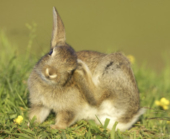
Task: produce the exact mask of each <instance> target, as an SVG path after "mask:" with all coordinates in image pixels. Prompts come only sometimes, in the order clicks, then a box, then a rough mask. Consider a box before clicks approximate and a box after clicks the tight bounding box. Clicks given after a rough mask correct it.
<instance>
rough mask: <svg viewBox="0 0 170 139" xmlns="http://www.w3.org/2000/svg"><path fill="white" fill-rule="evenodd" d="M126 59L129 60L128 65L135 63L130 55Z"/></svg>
mask: <svg viewBox="0 0 170 139" xmlns="http://www.w3.org/2000/svg"><path fill="white" fill-rule="evenodd" d="M127 58H128V59H129V61H130V63H132V64H134V63H135V58H134V56H132V55H128V56H127Z"/></svg>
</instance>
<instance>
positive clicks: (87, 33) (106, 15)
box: [0, 0, 170, 71]
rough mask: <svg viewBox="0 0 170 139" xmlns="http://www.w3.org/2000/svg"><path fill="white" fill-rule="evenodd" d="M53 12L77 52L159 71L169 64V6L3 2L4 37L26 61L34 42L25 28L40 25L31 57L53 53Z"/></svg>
mask: <svg viewBox="0 0 170 139" xmlns="http://www.w3.org/2000/svg"><path fill="white" fill-rule="evenodd" d="M53 6H55V7H56V8H57V10H58V12H59V14H60V16H61V18H62V20H63V22H64V25H65V29H66V37H67V42H68V43H69V44H70V45H71V46H72V47H74V49H75V50H76V51H79V50H84V49H86V50H96V51H100V52H104V53H110V52H115V51H122V52H124V53H125V54H126V55H129V54H130V55H133V56H134V57H135V59H136V63H139V65H141V64H142V63H144V62H147V66H148V67H149V68H154V69H156V70H157V71H160V70H161V69H162V68H163V66H164V60H163V57H164V56H166V57H167V58H166V59H167V61H168V60H169V58H170V0H105V1H104V0H48V1H45V0H41V1H40V0H39V1H38V0H27V1H26V0H15V1H14V0H13V1H12V0H11V1H8V0H0V31H2V30H3V31H4V32H5V33H6V35H7V37H8V38H9V40H10V41H11V42H12V43H13V44H14V45H13V47H16V50H17V51H18V52H19V53H20V54H21V55H24V54H25V53H26V50H27V48H26V47H27V46H28V42H29V39H30V37H29V34H30V31H29V29H28V28H27V27H26V24H30V25H32V24H33V23H36V24H37V27H36V32H35V34H36V37H35V39H34V41H33V45H32V47H31V54H32V55H37V58H38V57H39V56H40V55H42V53H45V52H47V51H48V50H49V47H50V39H51V32H52V7H53ZM0 49H1V50H2V48H0ZM1 50H0V53H3V52H2V51H1Z"/></svg>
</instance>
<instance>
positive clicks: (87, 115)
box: [78, 104, 97, 120]
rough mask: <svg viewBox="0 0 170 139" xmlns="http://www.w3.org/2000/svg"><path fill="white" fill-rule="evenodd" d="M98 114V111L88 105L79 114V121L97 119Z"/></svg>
mask: <svg viewBox="0 0 170 139" xmlns="http://www.w3.org/2000/svg"><path fill="white" fill-rule="evenodd" d="M96 114H97V109H96V108H94V107H92V106H90V105H88V104H86V105H85V106H84V107H83V109H82V110H81V112H79V113H78V120H81V119H92V120H94V119H95V115H96Z"/></svg>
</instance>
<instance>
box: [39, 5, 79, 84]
mask: <svg viewBox="0 0 170 139" xmlns="http://www.w3.org/2000/svg"><path fill="white" fill-rule="evenodd" d="M53 19H54V20H53V33H52V39H51V50H50V52H49V53H48V54H46V55H45V56H44V57H42V58H41V60H40V61H39V62H38V63H37V65H36V70H37V72H38V73H39V74H40V76H41V78H42V79H43V81H45V82H47V83H49V84H55V85H56V84H58V85H64V84H66V83H67V81H68V80H69V79H70V77H71V76H72V73H73V71H74V70H75V68H76V67H77V55H76V52H75V51H74V49H73V48H72V47H71V46H69V45H68V44H67V43H66V42H65V41H66V39H65V29H64V25H63V23H62V20H61V18H60V16H59V14H58V12H57V11H56V9H55V8H53Z"/></svg>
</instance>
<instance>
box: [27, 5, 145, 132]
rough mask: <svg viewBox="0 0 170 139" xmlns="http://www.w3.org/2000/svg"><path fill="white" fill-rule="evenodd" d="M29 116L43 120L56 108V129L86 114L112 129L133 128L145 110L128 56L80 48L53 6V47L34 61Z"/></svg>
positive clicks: (29, 85)
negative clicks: (68, 35) (69, 38)
mask: <svg viewBox="0 0 170 139" xmlns="http://www.w3.org/2000/svg"><path fill="white" fill-rule="evenodd" d="M28 89H29V92H30V95H29V101H30V103H31V108H30V111H29V118H30V119H32V118H33V117H34V116H35V117H36V122H39V123H42V122H43V121H44V120H45V119H46V118H47V116H48V115H49V113H50V112H51V110H53V111H54V112H55V113H56V122H55V124H54V125H51V127H52V128H54V129H65V128H67V127H69V126H71V125H72V124H74V123H75V122H76V121H78V120H81V119H85V120H88V119H92V120H94V121H95V122H96V123H97V124H99V121H98V120H97V118H96V116H97V117H98V118H99V120H100V121H101V122H102V124H103V123H104V122H105V120H106V118H108V119H110V122H109V125H108V128H109V129H112V126H113V125H114V123H115V122H116V121H117V122H118V125H117V127H116V129H120V130H121V131H125V130H127V129H129V128H130V127H131V126H132V125H133V124H134V123H135V122H136V121H137V120H138V118H139V116H140V115H142V114H143V113H144V112H145V109H144V108H140V104H139V103H140V100H139V91H138V88H137V84H136V81H135V77H134V75H133V71H132V69H131V67H130V62H129V60H128V59H127V58H126V57H125V56H124V55H123V54H121V53H113V54H104V53H99V52H95V51H79V52H75V50H74V49H73V48H72V47H71V46H70V45H68V44H67V43H66V36H65V28H64V25H63V22H62V20H61V18H60V16H59V14H58V12H57V10H56V9H55V8H53V32H52V39H51V51H50V52H49V53H47V54H46V55H45V56H43V57H42V58H41V59H40V60H39V62H38V63H37V64H36V65H35V67H34V69H33V70H32V72H31V74H30V76H29V79H28Z"/></svg>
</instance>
